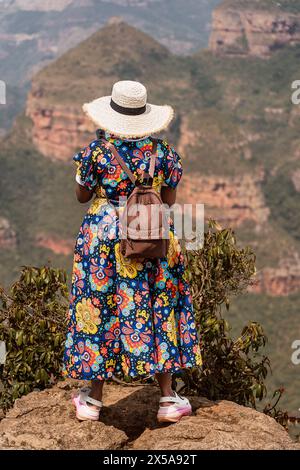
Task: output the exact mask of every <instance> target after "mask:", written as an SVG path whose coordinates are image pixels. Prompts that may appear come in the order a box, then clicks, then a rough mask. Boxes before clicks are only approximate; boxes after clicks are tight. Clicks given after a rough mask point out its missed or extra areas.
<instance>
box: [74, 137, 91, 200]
mask: <svg viewBox="0 0 300 470" xmlns="http://www.w3.org/2000/svg"><path fill="white" fill-rule="evenodd" d="M73 161H74V162H75V163H76V165H77V170H76V181H77V183H78V184H80V185H81V186H84V187H85V188H86V189H88V190H89V191H92V190H93V189H94V188H95V186H96V185H97V171H96V163H97V151H96V149H95V147H94V145H93V143H92V144H90V145H88V146H87V147H84V148H83V149H82V150H80V152H78V153H76V154H75V155H74V156H73Z"/></svg>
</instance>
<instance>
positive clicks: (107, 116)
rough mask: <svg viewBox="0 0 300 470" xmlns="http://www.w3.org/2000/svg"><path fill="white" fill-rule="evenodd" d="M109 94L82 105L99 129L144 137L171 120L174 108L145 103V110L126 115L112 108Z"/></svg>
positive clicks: (122, 135) (160, 128) (128, 136)
mask: <svg viewBox="0 0 300 470" xmlns="http://www.w3.org/2000/svg"><path fill="white" fill-rule="evenodd" d="M110 101H111V96H103V97H102V98H98V99H96V100H94V101H91V102H90V103H85V104H84V105H83V107H82V109H83V111H84V112H85V114H86V115H87V116H88V117H89V118H90V119H91V120H92V121H93V122H94V123H95V124H96V125H97V126H99V127H100V128H101V129H103V130H105V131H107V132H109V133H111V134H114V135H115V136H120V137H127V138H129V139H130V138H134V137H144V136H148V135H151V134H155V133H157V132H160V131H162V130H163V129H165V128H166V127H168V125H169V124H170V122H171V121H172V119H173V117H174V110H173V108H172V107H171V106H168V105H164V106H157V105H154V104H147V105H146V111H145V113H143V114H139V115H137V116H131V115H130V116H128V115H126V114H121V113H118V112H117V111H115V110H114V109H112V107H111V106H110Z"/></svg>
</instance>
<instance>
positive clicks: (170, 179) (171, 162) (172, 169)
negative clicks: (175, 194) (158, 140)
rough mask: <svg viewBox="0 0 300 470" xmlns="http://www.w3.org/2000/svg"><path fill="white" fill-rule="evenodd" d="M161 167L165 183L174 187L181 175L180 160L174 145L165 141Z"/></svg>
mask: <svg viewBox="0 0 300 470" xmlns="http://www.w3.org/2000/svg"><path fill="white" fill-rule="evenodd" d="M163 167H164V183H165V185H167V186H169V187H170V188H173V189H175V188H176V186H177V185H178V183H179V181H180V179H181V176H182V162H181V158H180V156H179V155H178V153H177V152H176V150H175V149H174V147H171V146H170V145H168V144H166V143H165V157H164V164H163Z"/></svg>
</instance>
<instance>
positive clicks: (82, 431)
mask: <svg viewBox="0 0 300 470" xmlns="http://www.w3.org/2000/svg"><path fill="white" fill-rule="evenodd" d="M80 385H82V384H81V383H79V382H76V381H72V380H67V381H64V382H60V383H59V384H58V385H56V386H55V387H53V388H51V389H47V390H44V391H42V392H39V391H36V392H32V393H30V394H28V395H27V396H25V397H22V398H21V399H18V400H16V402H15V405H14V407H13V408H12V409H11V410H10V411H9V412H8V413H7V414H6V416H5V417H4V418H3V419H2V420H1V421H0V449H68V450H69V449H103V450H114V449H123V450H124V449H146V450H159V449H163V450H168V449H172V450H175V449H182V450H192V449H193V450H197V449H199V450H200V449H296V448H299V445H297V444H294V443H293V441H292V439H291V438H290V437H289V435H288V433H287V432H286V431H285V430H284V429H283V428H282V427H281V426H280V425H279V424H277V423H276V422H275V421H274V420H273V419H272V418H269V417H268V416H266V415H264V414H262V413H259V412H257V411H254V410H252V409H250V408H245V407H242V406H239V405H236V404H234V403H231V402H227V401H220V402H211V401H208V400H206V399H204V398H199V397H193V398H191V402H192V405H193V409H194V413H193V416H191V417H187V418H183V419H182V420H181V421H180V422H179V423H177V424H172V425H167V426H166V425H164V426H159V425H158V424H157V422H156V412H157V406H158V399H159V391H158V389H157V387H155V386H154V385H145V386H138V385H135V386H120V385H114V384H113V385H107V386H106V387H105V393H104V404H105V406H104V408H103V410H102V412H101V418H100V421H99V422H79V421H77V420H76V417H75V411H74V408H73V405H72V403H71V400H70V398H71V396H72V394H73V393H76V390H77V389H78V387H79V386H80ZM0 419H1V418H0ZM297 446H298V447H297Z"/></svg>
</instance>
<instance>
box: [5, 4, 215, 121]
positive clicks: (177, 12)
mask: <svg viewBox="0 0 300 470" xmlns="http://www.w3.org/2000/svg"><path fill="white" fill-rule="evenodd" d="M219 2H220V0H186V1H183V0H172V1H171V2H170V1H169V0H114V1H107V0H51V1H46V2H45V1H44V0H0V59H1V77H0V79H2V80H5V81H6V82H7V85H8V100H7V103H8V104H7V110H8V109H9V111H10V112H9V113H8V112H6V114H5V119H4V116H0V130H1V128H2V129H7V128H8V127H9V126H10V125H11V123H12V120H13V118H14V117H15V116H16V114H17V113H18V112H19V111H20V110H21V108H22V105H23V103H24V99H25V96H26V93H27V91H28V87H29V83H30V80H31V77H32V76H33V75H34V74H35V73H36V72H37V71H38V70H40V69H41V68H42V67H43V66H45V65H46V64H47V63H49V62H51V61H53V60H54V59H56V58H57V57H59V56H60V55H62V54H63V53H64V52H66V51H67V50H68V49H70V48H72V47H74V46H76V45H77V44H79V43H80V42H81V41H83V40H84V39H86V38H87V37H89V36H90V35H91V34H92V33H93V32H95V31H97V30H98V29H99V28H100V27H101V26H103V25H104V24H105V23H106V22H107V21H108V19H109V18H111V17H115V16H119V17H122V18H123V19H125V20H126V21H127V22H128V23H130V24H132V25H134V26H137V27H138V28H140V29H141V30H144V31H145V32H148V33H150V34H151V35H152V36H153V37H156V39H157V40H158V41H160V42H161V43H162V44H165V45H166V46H167V47H168V48H170V49H171V50H173V51H174V52H177V53H180V54H182V53H188V52H190V51H192V50H196V49H197V48H199V47H204V46H206V45H207V41H208V35H209V27H210V20H211V11H212V9H213V8H214V6H215V5H217V4H218V3H219ZM182 17H184V18H185V21H182Z"/></svg>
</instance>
